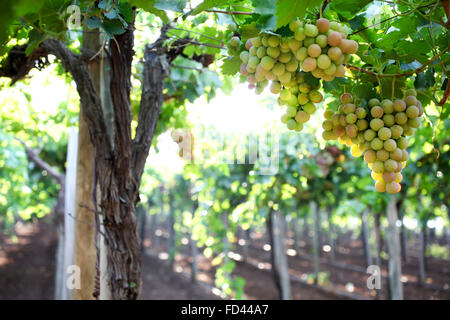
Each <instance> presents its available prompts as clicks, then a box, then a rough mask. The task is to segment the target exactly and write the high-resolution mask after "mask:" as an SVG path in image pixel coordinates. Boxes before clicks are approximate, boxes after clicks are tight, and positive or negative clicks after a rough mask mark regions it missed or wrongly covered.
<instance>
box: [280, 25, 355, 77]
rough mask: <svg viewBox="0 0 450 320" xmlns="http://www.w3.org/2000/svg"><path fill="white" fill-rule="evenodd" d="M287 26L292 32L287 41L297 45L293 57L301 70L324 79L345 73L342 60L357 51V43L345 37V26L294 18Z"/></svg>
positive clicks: (346, 59)
mask: <svg viewBox="0 0 450 320" xmlns="http://www.w3.org/2000/svg"><path fill="white" fill-rule="evenodd" d="M289 28H290V29H291V31H293V32H294V37H293V38H292V39H290V40H289V41H293V42H295V43H296V45H297V46H298V49H297V50H296V51H295V57H296V59H297V61H298V62H299V64H300V68H301V69H302V70H303V71H305V72H311V73H312V75H313V76H314V77H316V78H319V79H323V80H325V81H332V80H333V79H334V78H335V77H343V76H344V75H345V67H344V63H346V62H348V60H349V59H350V55H352V54H354V53H356V52H357V51H358V43H357V42H356V41H354V40H349V39H347V36H348V29H347V27H345V26H344V25H342V24H340V23H339V22H336V21H331V22H330V21H329V20H327V19H325V18H320V19H318V20H317V21H316V23H315V24H314V23H312V22H309V21H307V22H303V21H299V20H295V21H293V22H291V23H290V25H289Z"/></svg>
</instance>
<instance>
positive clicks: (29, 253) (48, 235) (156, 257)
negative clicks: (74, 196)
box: [0, 220, 450, 300]
mask: <svg viewBox="0 0 450 320" xmlns="http://www.w3.org/2000/svg"><path fill="white" fill-rule="evenodd" d="M16 234H17V236H18V238H17V239H18V241H17V242H16V243H13V242H12V241H11V240H10V239H7V238H5V237H3V238H0V300H2V299H53V290H54V289H53V288H54V270H55V257H56V242H57V237H56V233H55V231H54V228H53V226H52V225H51V224H50V223H47V222H46V221H45V220H44V221H40V222H39V223H34V224H21V223H19V224H18V225H17V226H16ZM346 241H348V243H343V246H342V247H341V248H340V249H339V252H338V254H337V255H336V261H337V262H338V263H340V264H344V265H351V266H356V267H359V268H362V266H364V259H363V256H362V250H361V244H360V243H359V241H358V240H352V239H350V238H349V239H347V240H346ZM159 242H160V245H159V251H158V252H154V251H153V250H152V249H151V243H150V239H149V238H147V239H146V240H145V242H144V244H145V246H146V254H145V255H144V257H143V291H142V299H156V300H168V299H178V300H184V299H190V300H203V299H221V297H219V296H218V292H217V290H213V286H214V275H215V268H214V267H213V266H212V265H211V260H210V259H206V258H205V257H204V256H203V255H201V254H199V256H198V277H197V278H198V280H199V283H198V284H192V283H191V281H190V279H189V275H190V270H191V261H192V258H191V257H190V256H189V249H188V247H187V246H186V245H182V246H181V247H180V248H179V254H177V256H176V258H175V263H174V271H169V266H168V262H167V253H166V251H167V250H166V244H167V239H166V235H165V232H163V234H162V236H161V237H160V241H159ZM265 244H266V239H264V238H262V237H258V236H256V237H255V240H254V241H253V243H252V245H251V247H250V248H249V250H248V257H249V261H250V259H251V260H252V261H256V264H255V263H253V265H251V264H249V263H246V262H243V261H237V262H236V268H235V270H234V272H233V276H239V277H242V278H244V279H245V281H246V284H245V287H244V292H245V295H244V298H245V299H251V300H254V299H255V300H259V299H278V292H277V289H276V286H275V284H274V281H273V277H272V274H271V272H270V264H269V262H270V259H269V252H268V251H265V250H264V245H265ZM288 247H289V246H288ZM291 248H292V247H291ZM199 252H201V250H200V251H199ZM309 252H310V248H309V246H308V244H306V243H303V246H302V247H301V249H300V254H301V256H298V255H294V256H289V268H290V273H291V274H293V275H295V276H297V277H298V278H302V279H303V278H305V277H306V276H307V275H308V274H309V273H311V272H312V262H311V261H310V260H309V259H308V254H309ZM236 253H240V254H241V256H242V254H243V251H242V248H238V249H237V250H236ZM323 260H324V261H326V260H327V256H326V254H324V256H323ZM416 263H417V261H416V260H415V258H411V261H410V262H409V263H408V264H405V265H404V268H403V271H404V279H403V280H404V295H405V299H450V291H449V290H434V289H430V288H424V287H420V286H417V285H414V284H413V283H412V282H414V281H416V280H417V275H416V273H417V268H416V266H415V264H416ZM385 264H386V263H384V266H383V267H384V268H383V274H384V275H387V270H386V265H385ZM448 267H449V263H448V262H447V261H439V260H434V259H433V260H432V259H429V270H428V271H429V274H428V277H429V279H428V282H429V283H430V284H433V285H440V286H445V285H447V286H448V284H449V282H450V279H449V278H450V276H449V274H448ZM321 271H324V272H326V273H328V274H329V279H328V283H327V285H328V286H329V287H332V288H333V289H337V290H339V291H340V292H352V293H354V294H357V295H359V296H361V297H364V298H369V299H373V295H372V294H373V292H371V291H369V290H368V289H367V288H366V286H365V285H366V279H367V274H365V273H363V272H358V271H354V270H348V269H345V268H339V267H336V266H333V265H330V264H322V265H321ZM291 285H292V297H293V299H299V300H316V299H321V300H329V299H347V298H348V297H345V296H342V295H339V294H335V293H332V292H326V291H324V290H321V289H319V288H316V287H314V286H310V285H305V284H302V283H299V282H294V281H292V282H291ZM349 286H351V287H352V289H351V290H349ZM383 287H384V288H386V287H387V281H386V280H385V281H384V282H383ZM381 298H382V299H386V298H387V291H386V290H384V291H383V290H382V293H381Z"/></svg>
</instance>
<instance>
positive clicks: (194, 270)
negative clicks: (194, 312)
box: [190, 199, 198, 283]
mask: <svg viewBox="0 0 450 320" xmlns="http://www.w3.org/2000/svg"><path fill="white" fill-rule="evenodd" d="M197 209H198V199H196V200H194V207H193V210H192V220H193V219H194V217H195V212H196V211H197ZM190 244H191V256H192V264H191V281H192V282H193V283H195V282H197V273H198V264H197V256H198V248H197V241H195V240H194V238H193V230H192V226H191V232H190Z"/></svg>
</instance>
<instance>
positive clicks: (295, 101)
mask: <svg viewBox="0 0 450 320" xmlns="http://www.w3.org/2000/svg"><path fill="white" fill-rule="evenodd" d="M313 80H315V79H313ZM292 83H293V85H292V86H286V87H285V88H284V89H281V84H279V83H277V82H272V85H271V86H270V90H271V92H272V93H275V94H277V93H279V94H280V96H279V98H278V103H279V104H280V105H282V106H286V111H285V113H284V114H283V115H282V116H281V122H282V123H284V124H286V126H287V128H288V129H289V130H295V131H302V129H303V125H304V124H305V123H306V122H308V120H309V119H310V117H311V115H312V114H314V112H315V111H316V109H317V107H316V104H317V103H320V102H321V101H322V100H323V96H322V94H321V93H320V92H319V89H320V82H319V81H317V80H316V81H311V80H310V79H308V77H307V75H306V74H305V73H304V72H298V73H297V74H296V76H295V81H293V82H292Z"/></svg>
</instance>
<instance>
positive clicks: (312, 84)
mask: <svg viewBox="0 0 450 320" xmlns="http://www.w3.org/2000/svg"><path fill="white" fill-rule="evenodd" d="M289 28H290V30H291V31H292V33H293V35H292V36H287V37H286V36H282V35H280V34H276V33H273V32H267V31H266V32H261V33H260V34H259V35H258V36H256V37H254V38H251V39H248V40H247V41H246V43H245V45H244V44H243V43H242V42H241V39H240V38H239V36H238V35H239V34H238V33H234V35H233V37H232V38H231V39H230V40H229V41H228V43H227V47H228V53H229V54H230V55H233V56H237V55H239V58H240V60H241V61H242V64H241V66H240V74H241V75H242V76H244V77H246V79H247V82H248V83H249V88H250V89H255V90H256V93H261V92H262V91H263V90H264V88H265V87H267V86H268V85H269V81H271V84H270V91H271V92H272V93H274V94H279V95H280V96H279V98H278V102H279V103H280V104H281V105H286V106H287V108H286V113H285V114H284V115H283V116H282V122H283V123H285V124H286V126H287V127H288V128H289V129H290V130H295V131H301V130H302V128H303V124H304V123H305V122H307V121H308V120H309V118H310V117H311V115H312V114H313V113H314V112H315V110H316V105H315V104H317V103H319V102H321V101H322V100H323V96H322V94H321V93H320V92H319V91H318V89H319V88H320V82H318V81H312V80H314V78H312V77H310V76H309V75H310V74H311V75H312V76H313V77H315V78H317V79H323V80H324V81H332V80H333V79H334V78H335V77H343V76H344V74H345V68H344V65H343V64H344V63H345V62H346V61H348V59H349V58H350V55H351V54H353V53H355V52H356V51H357V50H358V43H357V42H356V41H353V40H348V39H347V35H348V30H347V28H346V27H345V26H343V25H341V24H340V23H338V22H335V21H332V22H330V21H328V20H327V19H324V18H321V19H318V20H317V21H316V23H312V22H310V21H309V20H308V21H300V20H295V21H293V22H292V23H290V25H289ZM311 78H312V79H311Z"/></svg>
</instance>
